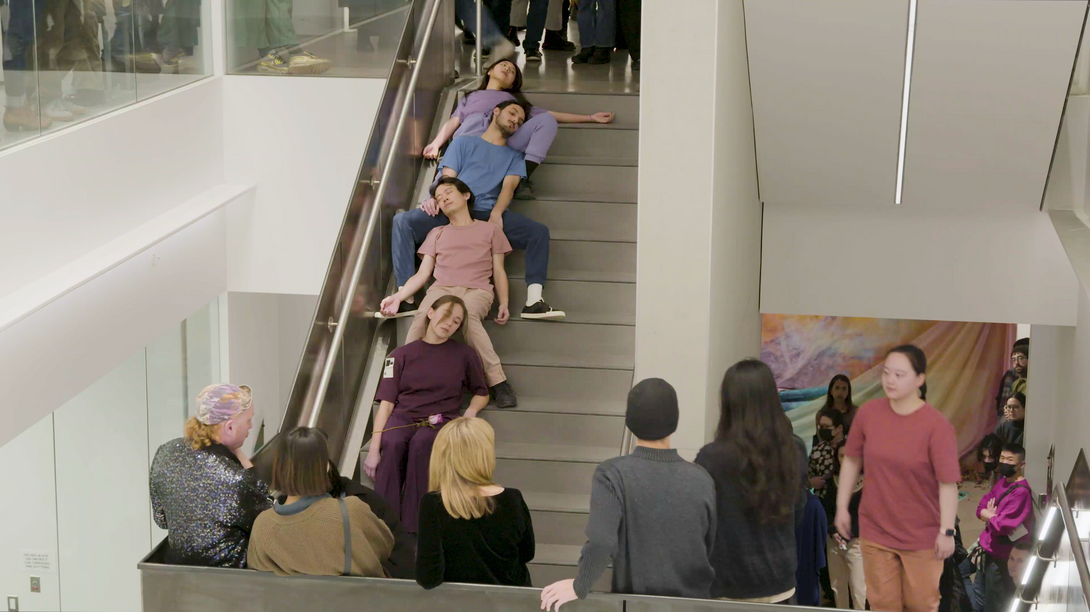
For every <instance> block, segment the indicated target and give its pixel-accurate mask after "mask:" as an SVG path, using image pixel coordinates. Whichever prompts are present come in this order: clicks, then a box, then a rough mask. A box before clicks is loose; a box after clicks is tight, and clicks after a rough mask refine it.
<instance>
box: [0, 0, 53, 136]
mask: <svg viewBox="0 0 1090 612" xmlns="http://www.w3.org/2000/svg"><path fill="white" fill-rule="evenodd" d="M42 2H44V0H8V2H7V3H6V4H4V5H3V6H0V26H2V27H0V39H2V42H3V45H2V47H0V53H2V54H3V58H4V59H3V73H2V76H3V80H4V90H3V103H4V121H3V132H2V133H0V149H4V148H7V147H11V146H14V145H17V144H20V143H22V142H25V141H26V140H28V139H31V138H34V137H36V136H38V135H40V134H41V131H42V118H41V110H40V109H39V107H38V104H37V101H36V100H35V99H34V91H35V85H36V83H37V75H36V74H35V71H34V60H35V57H36V56H35V49H36V41H37V32H36V28H35V24H36V23H37V21H38V16H39V15H41V10H42V4H41V3H42ZM46 124H49V122H48V121H47V122H46Z"/></svg>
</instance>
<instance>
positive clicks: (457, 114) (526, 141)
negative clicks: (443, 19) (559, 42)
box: [424, 52, 613, 200]
mask: <svg viewBox="0 0 1090 612" xmlns="http://www.w3.org/2000/svg"><path fill="white" fill-rule="evenodd" d="M527 56H528V57H529V52H527ZM507 101H515V102H518V103H519V104H521V105H522V106H523V108H525V109H527V113H526V122H525V123H523V124H522V126H521V127H519V129H518V130H516V131H515V133H514V134H512V135H511V137H510V138H508V139H507V146H508V147H511V148H512V149H514V150H516V151H519V152H520V153H522V154H523V155H525V157H526V178H524V179H522V181H521V182H519V185H518V188H516V189H515V199H516V200H533V199H534V191H533V186H534V184H533V183H532V182H531V181H530V177H531V176H533V174H534V170H537V167H538V166H539V165H540V164H541V163H542V162H544V161H545V156H546V155H547V154H548V152H549V147H551V146H552V144H553V140H554V139H555V138H556V134H557V129H558V128H557V124H558V123H611V122H612V121H613V113H609V112H598V113H594V114H592V115H577V114H575V113H561V112H557V111H551V110H546V109H544V108H541V107H540V106H531V105H530V101H529V100H527V99H526V96H524V95H523V94H522V71H521V70H519V67H518V66H516V65H515V63H514V62H513V61H511V60H506V59H500V60H497V61H495V62H493V64H492V65H491V66H489V68H488V72H486V73H485V75H484V79H482V80H481V85H480V86H479V87H477V91H474V92H470V93H469V94H468V95H466V96H465V97H464V98H462V101H461V102H460V103H459V104H458V108H456V109H454V112H453V113H451V115H450V119H448V120H447V122H446V123H444V124H443V127H442V129H440V130H439V134H437V135H436V136H435V140H433V141H431V144H429V145H428V146H426V147H424V157H426V158H428V159H436V158H437V157H439V150H440V149H441V148H442V147H443V145H445V144H446V143H447V141H448V140H450V138H451V135H452V134H453V135H454V137H455V138H457V137H458V136H480V135H481V134H484V133H485V131H486V130H488V125H489V124H490V123H491V122H492V114H491V113H492V109H493V108H496V105H497V104H499V103H501V102H507Z"/></svg>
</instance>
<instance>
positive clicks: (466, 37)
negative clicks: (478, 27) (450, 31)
mask: <svg viewBox="0 0 1090 612" xmlns="http://www.w3.org/2000/svg"><path fill="white" fill-rule="evenodd" d="M462 44H463V45H475V44H477V37H476V36H474V35H473V32H470V31H469V30H466V31H464V32H462Z"/></svg>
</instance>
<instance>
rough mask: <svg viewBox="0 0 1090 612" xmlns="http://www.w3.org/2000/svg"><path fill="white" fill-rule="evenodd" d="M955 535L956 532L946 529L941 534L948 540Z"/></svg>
mask: <svg viewBox="0 0 1090 612" xmlns="http://www.w3.org/2000/svg"><path fill="white" fill-rule="evenodd" d="M956 533H957V532H956V531H954V530H953V529H947V530H946V531H944V532H943V535H945V536H946V537H948V538H952V537H954V535H955V534H956Z"/></svg>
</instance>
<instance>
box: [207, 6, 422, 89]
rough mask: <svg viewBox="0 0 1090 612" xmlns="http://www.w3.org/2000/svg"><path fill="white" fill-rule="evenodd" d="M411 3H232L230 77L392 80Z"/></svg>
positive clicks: (229, 14)
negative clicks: (252, 75) (391, 72)
mask: <svg viewBox="0 0 1090 612" xmlns="http://www.w3.org/2000/svg"><path fill="white" fill-rule="evenodd" d="M411 4H412V2H411V0H337V1H332V0H322V1H318V0H309V1H298V0H297V1H295V2H292V0H227V2H226V4H225V6H226V20H227V43H228V44H227V69H228V73H229V74H259V75H270V76H327V77H330V76H331V77H360V78H386V77H387V76H388V75H389V74H390V66H391V64H392V62H393V59H394V56H395V54H396V53H397V50H398V43H399V42H400V39H401V33H402V31H404V29H405V21H406V19H407V17H408V15H409V6H410V5H411ZM308 54H309V55H308Z"/></svg>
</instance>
